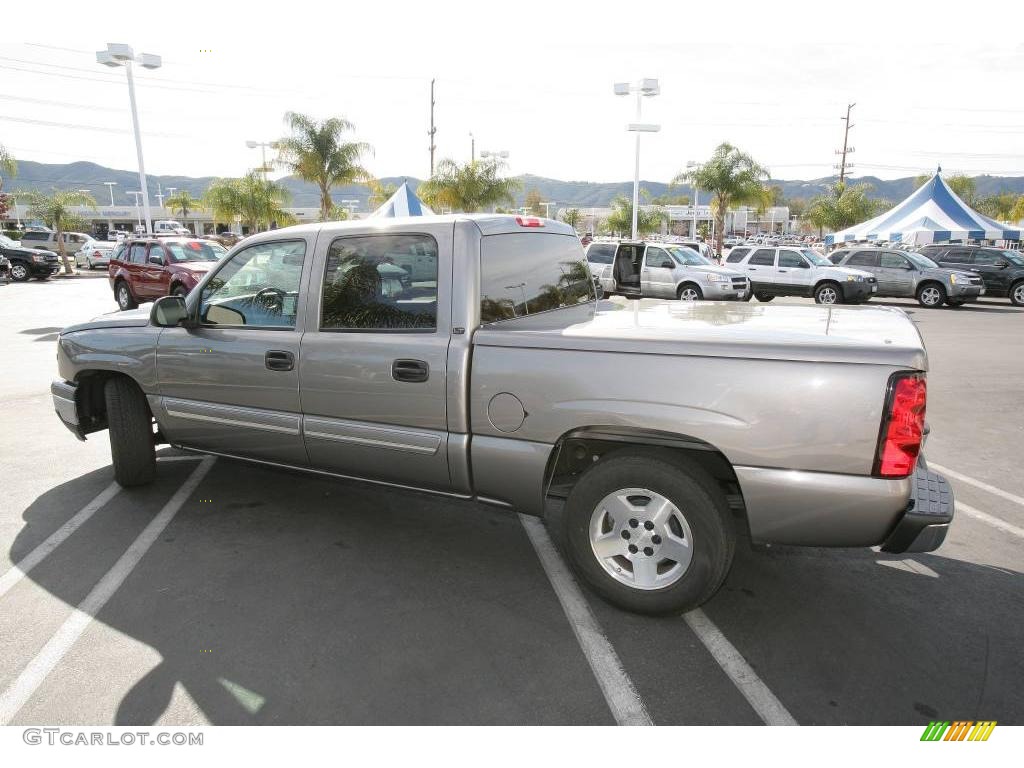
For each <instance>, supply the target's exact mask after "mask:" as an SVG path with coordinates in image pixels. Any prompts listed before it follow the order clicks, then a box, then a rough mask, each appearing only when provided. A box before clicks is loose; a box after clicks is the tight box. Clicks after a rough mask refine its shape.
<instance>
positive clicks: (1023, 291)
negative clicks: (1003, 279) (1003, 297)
mask: <svg viewBox="0 0 1024 768" xmlns="http://www.w3.org/2000/svg"><path fill="white" fill-rule="evenodd" d="M1010 303H1011V304H1013V306H1015V307H1024V280H1018V281H1017V282H1016V283H1014V284H1013V285H1011V286H1010Z"/></svg>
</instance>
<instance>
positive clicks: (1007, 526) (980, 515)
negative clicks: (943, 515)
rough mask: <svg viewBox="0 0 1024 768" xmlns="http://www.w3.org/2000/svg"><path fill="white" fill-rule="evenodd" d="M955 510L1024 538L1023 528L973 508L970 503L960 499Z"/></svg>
mask: <svg viewBox="0 0 1024 768" xmlns="http://www.w3.org/2000/svg"><path fill="white" fill-rule="evenodd" d="M956 508H957V511H959V512H963V513H964V514H965V515H967V516H968V517H973V518H974V519H975V520H980V521H981V522H983V523H988V524H989V525H991V526H992V527H993V528H998V529H999V530H1001V531H1005V532H1006V533H1009V534H1012V535H1013V536H1016V537H1017V538H1020V539H1024V528H1019V527H1017V526H1016V525H1012V524H1011V523H1008V522H1006V521H1005V520H1000V519H999V518H998V517H993V516H992V515H990V514H988V513H987V512H982V511H981V510H980V509H975V508H974V507H972V506H971V505H970V504H964V503H963V502H962V501H958V502H957V503H956Z"/></svg>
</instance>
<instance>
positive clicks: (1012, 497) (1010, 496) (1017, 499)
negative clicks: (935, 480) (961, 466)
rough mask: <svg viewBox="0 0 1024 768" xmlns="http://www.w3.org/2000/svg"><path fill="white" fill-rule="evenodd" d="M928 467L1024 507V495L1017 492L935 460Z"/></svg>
mask: <svg viewBox="0 0 1024 768" xmlns="http://www.w3.org/2000/svg"><path fill="white" fill-rule="evenodd" d="M928 468H929V469H934V470H935V471H936V472H941V473H942V474H944V475H949V476H950V477H952V478H954V479H955V480H959V481H960V482H961V483H967V484H968V485H973V486H974V487H975V488H981V490H983V491H988V492H989V493H991V494H993V495H994V496H999V497H1000V498H1003V499H1006V500H1007V501H1012V502H1013V503H1014V504H1020V505H1021V506H1022V507H1024V496H1018V495H1017V494H1015V493H1010V492H1009V491H1004V490H1003V489H1002V488H996V487H995V486H994V485H989V484H988V483H983V482H981V480H975V479H974V478H973V477H968V476H967V475H961V474H960V473H959V472H957V471H956V470H953V469H950V468H949V467H944V466H942V465H941V464H936V463H935V462H932V461H929V462H928Z"/></svg>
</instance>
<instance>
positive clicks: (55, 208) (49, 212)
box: [15, 189, 96, 275]
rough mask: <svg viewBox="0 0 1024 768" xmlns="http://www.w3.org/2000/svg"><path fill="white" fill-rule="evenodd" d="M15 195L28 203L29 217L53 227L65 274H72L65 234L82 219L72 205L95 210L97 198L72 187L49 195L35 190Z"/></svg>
mask: <svg viewBox="0 0 1024 768" xmlns="http://www.w3.org/2000/svg"><path fill="white" fill-rule="evenodd" d="M15 197H16V198H19V199H22V200H25V202H26V203H27V204H28V215H29V217H31V218H33V219H41V220H42V221H43V222H44V223H45V224H46V226H48V227H52V228H53V231H54V233H55V234H56V239H57V252H58V253H60V257H61V260H62V261H63V262H64V274H66V275H70V274H72V273H73V272H74V270H73V269H72V267H71V261H70V260H69V259H68V254H67V251H66V250H65V248H64V237H63V235H64V233H65V232H67V231H69V230H71V229H72V228H73V227H76V226H78V225H79V222H81V220H82V219H81V218H80V217H79V216H78V215H77V214H75V213H74V212H72V210H71V207H72V206H75V205H88V206H89V207H90V208H92V209H93V210H96V200H95V199H93V196H92V195H90V194H86V193H85V192H76V191H74V190H70V189H68V190H54V191H53V192H52V193H51V194H49V195H47V194H44V193H42V192H37V191H35V190H31V191H28V192H17V193H15Z"/></svg>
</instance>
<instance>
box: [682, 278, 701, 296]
mask: <svg viewBox="0 0 1024 768" xmlns="http://www.w3.org/2000/svg"><path fill="white" fill-rule="evenodd" d="M688 285H691V286H693V287H694V288H696V289H697V290H698V291H700V292H701V295H703V294H704V291H701V290H700V286H699V285H698V284H697V283H695V282H694V281H693V280H683V282H681V283H680V284H679V285H677V286H676V296H678V295H679V292H680V291H682V290H683V288H685V287H686V286H688Z"/></svg>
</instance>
